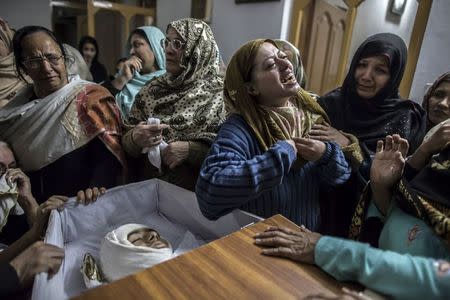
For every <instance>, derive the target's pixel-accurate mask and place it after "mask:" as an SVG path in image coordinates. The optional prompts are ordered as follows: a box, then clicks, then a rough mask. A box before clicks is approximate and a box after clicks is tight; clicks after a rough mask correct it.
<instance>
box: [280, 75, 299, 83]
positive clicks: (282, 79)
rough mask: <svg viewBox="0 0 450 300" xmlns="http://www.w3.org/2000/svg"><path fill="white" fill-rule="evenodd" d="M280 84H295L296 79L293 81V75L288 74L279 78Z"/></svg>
mask: <svg viewBox="0 0 450 300" xmlns="http://www.w3.org/2000/svg"><path fill="white" fill-rule="evenodd" d="M281 83H282V84H287V85H292V84H296V83H297V79H295V76H294V74H292V73H289V75H288V76H287V77H285V78H281Z"/></svg>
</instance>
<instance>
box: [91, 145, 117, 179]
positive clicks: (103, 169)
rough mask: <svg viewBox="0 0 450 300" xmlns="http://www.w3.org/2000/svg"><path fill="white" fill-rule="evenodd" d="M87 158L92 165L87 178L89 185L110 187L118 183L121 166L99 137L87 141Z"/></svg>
mask: <svg viewBox="0 0 450 300" xmlns="http://www.w3.org/2000/svg"><path fill="white" fill-rule="evenodd" d="M89 158H90V160H91V166H93V167H92V169H91V170H92V173H91V174H90V175H91V176H90V180H89V182H90V184H89V186H90V187H99V188H100V187H105V188H111V187H114V186H116V185H117V184H118V183H119V179H120V176H121V174H122V166H121V164H120V162H119V160H118V159H117V158H116V157H115V156H114V154H112V153H111V151H109V150H108V148H106V146H105V144H104V143H103V142H102V141H101V140H100V139H99V138H95V139H93V140H92V141H91V142H90V143H89Z"/></svg>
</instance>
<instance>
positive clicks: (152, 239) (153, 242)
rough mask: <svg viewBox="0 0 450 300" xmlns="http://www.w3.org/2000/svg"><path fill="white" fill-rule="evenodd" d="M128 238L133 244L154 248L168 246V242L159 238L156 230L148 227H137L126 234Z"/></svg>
mask: <svg viewBox="0 0 450 300" xmlns="http://www.w3.org/2000/svg"><path fill="white" fill-rule="evenodd" d="M128 240H129V241H130V243H132V244H133V245H135V246H144V247H150V248H156V249H162V248H167V247H169V243H168V242H167V241H166V240H164V239H163V238H161V236H160V235H159V233H158V232H156V231H155V230H153V229H150V228H139V229H137V230H135V231H133V232H131V233H130V234H129V235H128Z"/></svg>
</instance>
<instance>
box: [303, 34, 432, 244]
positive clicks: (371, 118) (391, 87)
mask: <svg viewBox="0 0 450 300" xmlns="http://www.w3.org/2000/svg"><path fill="white" fill-rule="evenodd" d="M406 57H407V49H406V45H405V43H404V42H403V40H402V39H401V38H400V37H398V36H397V35H394V34H390V33H380V34H376V35H373V36H371V37H369V38H368V39H367V40H365V41H364V42H363V43H362V44H361V45H360V46H359V48H358V49H357V51H356V53H355V55H354V56H353V59H352V62H351V64H350V69H349V71H348V73H347V76H346V77H345V80H344V83H343V85H342V87H340V88H338V89H336V90H334V91H332V92H330V93H328V94H326V95H325V96H323V97H320V99H319V101H318V102H319V104H320V105H321V106H322V108H323V109H324V110H325V112H326V113H327V114H328V116H329V117H330V122H331V123H330V124H329V125H330V126H323V125H318V126H316V127H314V128H313V130H312V131H311V134H310V135H311V137H312V138H315V139H319V140H322V141H335V142H337V143H338V144H339V145H340V146H341V148H342V150H343V151H344V153H345V155H346V157H347V159H348V160H349V161H350V162H352V167H353V171H354V174H353V176H352V178H351V180H350V181H349V182H348V183H347V184H346V185H344V186H343V187H342V188H341V189H339V191H338V193H337V196H336V198H338V199H342V198H345V199H348V201H347V203H348V204H349V205H345V204H344V205H341V203H339V204H336V203H334V204H332V205H334V207H335V208H332V209H333V211H335V212H337V220H336V221H335V223H336V224H341V225H343V224H345V225H343V226H342V227H343V228H341V231H346V230H347V229H348V225H349V220H350V216H351V215H352V213H353V209H354V205H355V203H356V201H357V200H358V198H359V195H360V192H361V191H362V188H363V187H364V186H365V185H366V183H367V180H368V179H369V170H370V165H371V161H372V158H373V156H374V154H375V150H376V146H377V141H378V140H379V139H383V138H384V137H385V136H387V135H392V134H396V133H398V134H399V135H400V136H401V137H402V138H405V139H407V140H408V142H409V145H410V148H409V149H410V153H412V152H414V151H415V150H416V149H417V147H418V146H419V145H420V143H421V142H422V139H423V137H424V135H425V132H426V118H425V112H424V110H423V109H422V108H421V107H420V106H419V105H418V104H416V103H415V102H413V101H410V100H406V99H400V96H399V93H398V87H399V85H400V82H401V80H402V77H403V72H404V70H405V65H406ZM335 195H336V194H335ZM335 201H337V202H340V201H339V200H335ZM368 224H370V223H368ZM332 226H333V224H332ZM374 226H376V225H375V224H374ZM369 231H373V230H372V229H370V230H369ZM340 234H342V235H344V234H345V233H343V232H340Z"/></svg>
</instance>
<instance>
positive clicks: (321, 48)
mask: <svg viewBox="0 0 450 300" xmlns="http://www.w3.org/2000/svg"><path fill="white" fill-rule="evenodd" d="M313 11H314V13H313V14H312V22H311V27H310V30H307V32H310V34H311V38H310V42H309V45H307V49H308V51H307V53H308V60H307V63H306V70H307V74H308V85H307V89H309V90H311V91H312V92H315V93H317V94H319V95H322V94H324V93H326V92H328V91H330V90H331V89H333V88H335V87H336V86H337V75H338V67H339V59H340V55H341V51H342V44H343V39H344V32H345V26H346V25H345V21H346V19H345V17H346V12H345V11H344V10H343V9H340V8H337V7H334V6H332V5H330V4H328V3H327V2H326V1H324V0H316V1H315V2H314V10H313Z"/></svg>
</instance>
